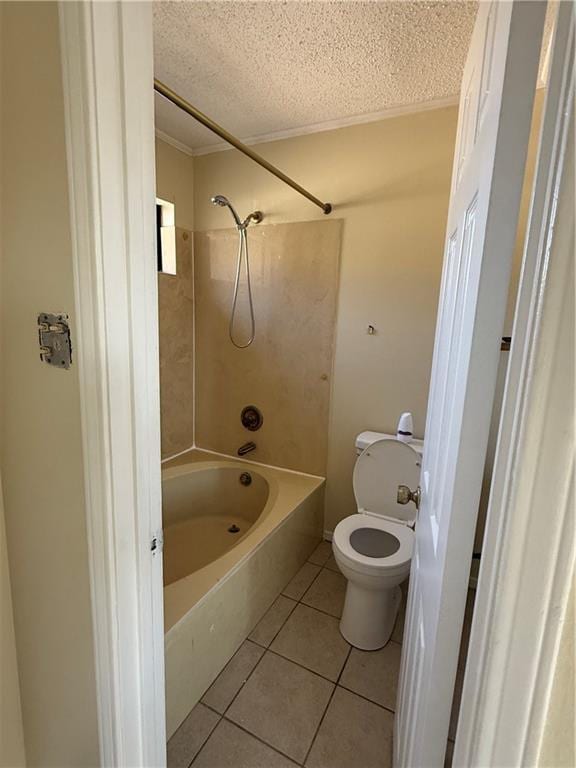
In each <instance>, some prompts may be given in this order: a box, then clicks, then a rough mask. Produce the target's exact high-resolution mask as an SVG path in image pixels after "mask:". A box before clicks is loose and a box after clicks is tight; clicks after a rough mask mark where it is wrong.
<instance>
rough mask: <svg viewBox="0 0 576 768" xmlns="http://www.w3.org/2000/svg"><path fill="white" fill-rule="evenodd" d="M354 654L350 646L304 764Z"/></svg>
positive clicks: (306, 758)
mask: <svg viewBox="0 0 576 768" xmlns="http://www.w3.org/2000/svg"><path fill="white" fill-rule="evenodd" d="M351 653H352V646H351V645H349V648H348V653H347V654H346V658H345V659H344V664H342V668H341V670H340V672H339V674H338V677H337V678H336V684H335V685H334V688H333V689H332V693H331V694H330V698H329V699H328V702H327V704H326V708H325V709H324V712H323V713H322V717H321V718H320V721H319V722H318V727H317V728H316V730H315V732H314V736H313V737H312V741H311V742H310V746H309V747H308V751H307V752H306V757H305V758H304V764H306V761H307V760H308V758H309V757H310V752H311V751H312V747H313V746H314V742H315V741H316V738H317V736H318V733H319V731H320V728H321V727H322V723H323V722H324V720H325V718H326V714H327V713H328V709H329V708H330V704H331V703H332V699H333V698H334V694H335V693H336V689H337V688H338V683H339V682H340V678H341V677H342V673H343V672H344V667H345V666H346V664H347V663H348V659H349V658H350V654H351Z"/></svg>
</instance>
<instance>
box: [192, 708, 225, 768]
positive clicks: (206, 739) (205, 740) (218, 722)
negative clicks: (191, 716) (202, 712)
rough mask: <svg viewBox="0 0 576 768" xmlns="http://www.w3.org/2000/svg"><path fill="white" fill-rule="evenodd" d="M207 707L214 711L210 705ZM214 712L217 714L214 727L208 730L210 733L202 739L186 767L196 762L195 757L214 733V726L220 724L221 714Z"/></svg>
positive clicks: (216, 726)
mask: <svg viewBox="0 0 576 768" xmlns="http://www.w3.org/2000/svg"><path fill="white" fill-rule="evenodd" d="M204 706H206V705H204ZM193 709H194V708H193ZM208 709H210V710H212V712H215V711H216V710H214V709H212V707H208ZM216 714H217V715H218V720H217V721H216V723H215V724H214V728H212V729H211V730H210V733H209V734H208V736H206V738H205V739H204V741H203V742H202V744H201V745H200V748H199V749H198V750H197V751H196V754H195V755H194V757H193V758H192V760H191V761H190V762H189V763H188V768H192V766H193V765H194V763H195V762H196V758H197V757H198V755H199V754H200V752H202V750H203V749H204V747H205V746H206V743H207V741H208V739H209V738H210V736H212V734H213V733H214V731H215V730H216V728H218V726H219V725H220V723H221V722H222V715H221V714H220V713H219V712H216Z"/></svg>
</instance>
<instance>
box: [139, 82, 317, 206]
mask: <svg viewBox="0 0 576 768" xmlns="http://www.w3.org/2000/svg"><path fill="white" fill-rule="evenodd" d="M154 90H155V91H157V92H158V93H159V94H160V95H161V96H164V98H165V99H168V101H171V102H172V104H175V105H176V106H177V107H179V108H180V109H181V110H183V111H184V112H187V113H188V114H189V115H190V116H191V117H193V118H194V119H195V120H198V122H199V123H202V125H204V126H206V128H208V129H209V130H210V131H212V132H213V133H215V134H216V135H217V136H220V138H221V139H224V141H227V142H228V144H232V146H233V147H235V148H236V149H238V150H239V151H240V152H242V153H243V154H245V155H246V156H247V157H249V158H250V159H251V160H254V162H255V163H258V165H261V166H262V168H265V169H266V170H267V171H269V172H270V173H272V174H274V176H276V178H278V179H280V181H283V182H284V183H285V184H288V186H289V187H292V189H295V190H296V192H299V193H300V194H301V195H304V197H307V198H308V200H310V202H312V203H314V205H317V206H318V207H319V208H322V210H323V211H324V213H330V212H331V211H332V205H331V204H330V203H323V202H322V200H319V199H318V198H317V197H314V195H313V194H311V193H310V192H308V190H307V189H304V187H301V186H300V184H298V183H297V182H296V181H294V180H293V179H291V178H290V177H289V176H286V174H285V173H282V171H281V170H279V169H278V168H276V166H274V165H272V163H269V162H268V160H265V159H264V158H263V157H261V156H260V155H259V154H258V153H257V152H254V150H253V149H250V147H247V146H246V144H243V143H242V142H241V141H240V140H239V139H237V138H236V137H235V136H233V135H232V134H231V133H228V131H227V130H225V129H224V128H222V126H220V125H218V123H215V122H214V120H211V119H210V118H209V117H208V116H207V115H205V114H204V113H203V112H200V110H199V109H196V107H195V106H194V105H193V104H190V102H189V101H186V100H185V99H183V98H182V97H181V96H178V94H177V93H176V92H175V91H173V90H172V89H171V88H169V87H168V86H167V85H164V83H161V82H160V80H157V79H156V78H154Z"/></svg>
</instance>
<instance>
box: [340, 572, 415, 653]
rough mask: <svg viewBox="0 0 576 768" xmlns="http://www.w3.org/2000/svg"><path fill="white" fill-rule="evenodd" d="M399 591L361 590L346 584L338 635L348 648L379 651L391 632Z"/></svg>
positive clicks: (394, 589)
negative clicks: (346, 643)
mask: <svg viewBox="0 0 576 768" xmlns="http://www.w3.org/2000/svg"><path fill="white" fill-rule="evenodd" d="M401 599H402V591H401V589H400V587H398V586H395V587H392V589H386V590H380V589H378V590H375V589H365V588H363V587H361V586H358V584H353V583H352V582H351V581H348V586H347V587H346V600H345V602H344V610H343V612H342V619H341V620H340V632H341V634H342V637H343V638H344V639H345V640H347V641H348V642H349V643H350V645H353V646H354V647H355V648H359V649H360V650H362V651H376V650H378V648H383V647H384V646H385V645H386V643H387V642H388V640H390V636H391V634H392V630H393V629H394V624H395V622H396V617H397V615H398V609H399V607H400V601H401Z"/></svg>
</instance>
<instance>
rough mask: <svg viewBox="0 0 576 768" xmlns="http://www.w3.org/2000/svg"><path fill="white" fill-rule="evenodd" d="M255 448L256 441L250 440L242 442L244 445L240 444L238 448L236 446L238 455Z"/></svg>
mask: <svg viewBox="0 0 576 768" xmlns="http://www.w3.org/2000/svg"><path fill="white" fill-rule="evenodd" d="M255 450H256V443H253V442H252V441H250V442H249V443H244V445H241V446H240V448H238V456H245V455H246V454H247V453H250V451H255Z"/></svg>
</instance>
